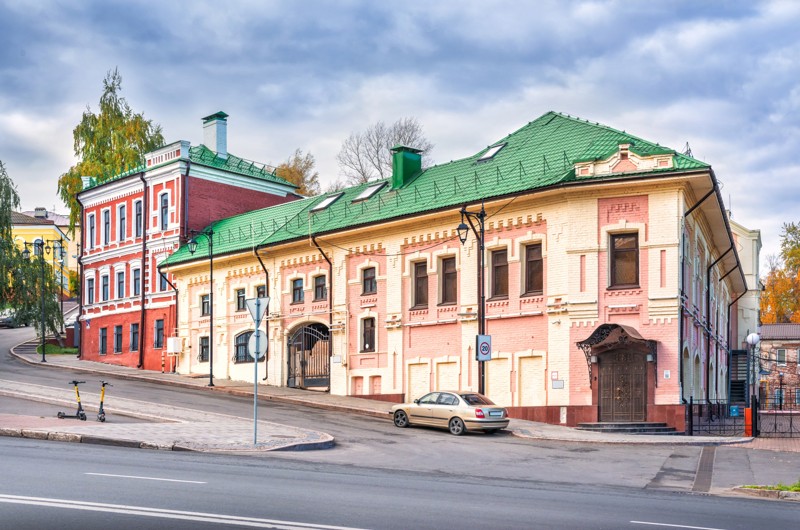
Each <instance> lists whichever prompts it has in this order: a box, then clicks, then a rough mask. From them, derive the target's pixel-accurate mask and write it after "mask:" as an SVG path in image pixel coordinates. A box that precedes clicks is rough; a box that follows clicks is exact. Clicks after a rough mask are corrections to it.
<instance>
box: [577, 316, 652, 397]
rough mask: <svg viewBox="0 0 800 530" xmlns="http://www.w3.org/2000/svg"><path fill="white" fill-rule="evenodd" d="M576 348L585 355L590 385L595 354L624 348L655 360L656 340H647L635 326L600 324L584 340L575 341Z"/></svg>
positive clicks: (595, 360) (590, 384) (595, 359)
mask: <svg viewBox="0 0 800 530" xmlns="http://www.w3.org/2000/svg"><path fill="white" fill-rule="evenodd" d="M576 345H577V346H578V348H580V349H581V350H583V354H584V355H585V356H586V364H587V366H588V368H589V386H590V387H591V386H592V364H595V363H597V356H598V355H600V354H603V353H605V352H607V351H610V350H616V349H619V348H624V349H626V350H629V351H635V352H639V353H644V354H646V355H647V356H648V357H647V360H648V361H652V362H655V361H656V354H657V350H658V348H657V347H656V345H657V342H656V341H654V340H647V339H645V338H644V337H642V336H641V335H640V334H639V331H638V330H636V328H634V327H631V326H625V325H623V324H601V325H599V326H598V327H597V329H595V330H594V331H593V332H592V334H591V335H589V337H588V338H587V339H585V340H582V341H580V342H577V343H576Z"/></svg>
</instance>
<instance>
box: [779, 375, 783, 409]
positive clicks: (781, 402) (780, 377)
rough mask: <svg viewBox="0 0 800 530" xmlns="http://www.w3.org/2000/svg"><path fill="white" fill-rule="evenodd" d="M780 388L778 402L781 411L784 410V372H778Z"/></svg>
mask: <svg viewBox="0 0 800 530" xmlns="http://www.w3.org/2000/svg"><path fill="white" fill-rule="evenodd" d="M778 387H779V388H780V391H779V394H778V399H779V400H780V401H779V402H778V406H779V407H780V410H783V372H778Z"/></svg>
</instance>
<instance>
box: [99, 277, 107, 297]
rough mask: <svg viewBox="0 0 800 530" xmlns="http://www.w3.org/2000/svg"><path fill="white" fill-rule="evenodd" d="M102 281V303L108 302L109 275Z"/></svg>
mask: <svg viewBox="0 0 800 530" xmlns="http://www.w3.org/2000/svg"><path fill="white" fill-rule="evenodd" d="M100 281H101V282H102V286H101V289H102V294H101V299H102V301H103V302H105V301H106V300H108V276H107V275H106V276H103V277H102V278H101V279H100Z"/></svg>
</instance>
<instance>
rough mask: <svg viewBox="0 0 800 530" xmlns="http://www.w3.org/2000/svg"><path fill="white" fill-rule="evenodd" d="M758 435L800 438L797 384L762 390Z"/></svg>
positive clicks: (799, 409) (799, 407) (799, 406)
mask: <svg viewBox="0 0 800 530" xmlns="http://www.w3.org/2000/svg"><path fill="white" fill-rule="evenodd" d="M758 402H759V406H758V435H759V436H764V437H766V438H800V402H798V388H797V387H796V386H792V387H788V386H786V387H784V386H781V387H779V388H776V389H772V392H769V393H768V392H766V391H764V389H762V390H761V392H760V396H759V400H758Z"/></svg>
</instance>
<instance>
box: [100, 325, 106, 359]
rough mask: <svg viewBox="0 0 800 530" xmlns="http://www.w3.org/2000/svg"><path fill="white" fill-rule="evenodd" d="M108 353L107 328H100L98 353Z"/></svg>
mask: <svg viewBox="0 0 800 530" xmlns="http://www.w3.org/2000/svg"><path fill="white" fill-rule="evenodd" d="M106 353H108V329H107V328H100V355H105V354H106Z"/></svg>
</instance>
